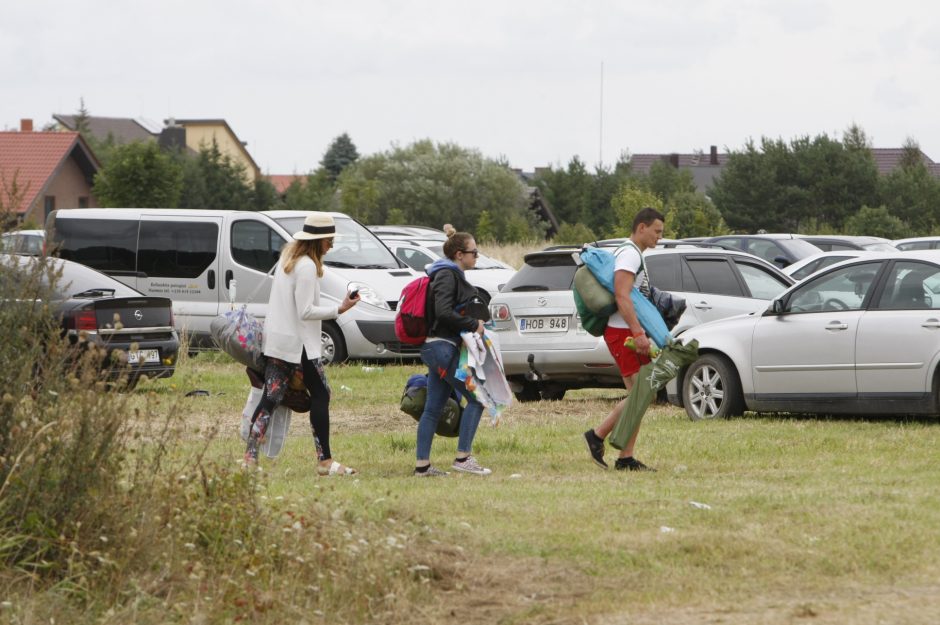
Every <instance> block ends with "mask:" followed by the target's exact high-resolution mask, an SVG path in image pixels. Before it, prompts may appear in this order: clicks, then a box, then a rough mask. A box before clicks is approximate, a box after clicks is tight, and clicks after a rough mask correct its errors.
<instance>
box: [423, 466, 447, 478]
mask: <svg viewBox="0 0 940 625" xmlns="http://www.w3.org/2000/svg"><path fill="white" fill-rule="evenodd" d="M445 475H450V474H449V473H448V472H447V471H441V470H440V469H438V468H436V467H430V466H429V467H428V470H427V471H418V470H415V477H443V476H445Z"/></svg>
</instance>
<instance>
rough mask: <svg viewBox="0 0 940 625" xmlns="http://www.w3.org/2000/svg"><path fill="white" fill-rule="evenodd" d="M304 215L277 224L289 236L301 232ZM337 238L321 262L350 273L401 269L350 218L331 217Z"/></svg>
mask: <svg viewBox="0 0 940 625" xmlns="http://www.w3.org/2000/svg"><path fill="white" fill-rule="evenodd" d="M305 218H306V216H305V215H304V214H303V213H300V214H298V215H297V216H296V217H281V218H280V219H278V220H277V222H278V223H279V224H281V226H283V228H284V229H285V230H287V231H288V232H290V233H294V232H298V231H300V230H303V228H304V219H305ZM334 220H335V222H336V236H335V237H334V239H333V248H332V249H331V250H330V251H329V252H327V253H326V256H324V257H323V262H325V263H326V264H327V265H332V266H334V267H347V268H352V269H398V268H399V267H400V265H399V264H398V261H397V260H396V259H395V256H394V255H393V254H392V253H391V252H390V251H388V248H387V247H385V245H384V244H383V243H382V242H381V241H379V239H378V238H377V237H376V236H375V235H374V234H372V233H371V232H370V231H369V230H368V229H367V228H366V227H365V226H363V225H361V224H360V223H359V222H357V221H356V220H354V219H350V218H349V217H334Z"/></svg>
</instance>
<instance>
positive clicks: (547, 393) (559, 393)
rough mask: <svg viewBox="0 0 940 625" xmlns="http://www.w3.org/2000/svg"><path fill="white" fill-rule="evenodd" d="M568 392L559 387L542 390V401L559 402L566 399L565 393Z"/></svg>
mask: <svg viewBox="0 0 940 625" xmlns="http://www.w3.org/2000/svg"><path fill="white" fill-rule="evenodd" d="M566 390H567V389H565V388H563V387H558V386H554V387H550V388H543V389H542V399H545V400H548V401H559V400H562V399H564V398H565V391H566Z"/></svg>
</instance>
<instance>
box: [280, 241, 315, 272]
mask: <svg viewBox="0 0 940 625" xmlns="http://www.w3.org/2000/svg"><path fill="white" fill-rule="evenodd" d="M325 240H326V239H307V240H298V239H294V240H293V241H291V242H290V243H288V244H287V245H286V246H285V247H284V249H283V250H282V251H281V263H282V264H283V265H284V273H290V272H292V271H293V270H294V265H296V264H297V261H298V260H300V259H301V258H302V257H304V256H306V257H308V258H310V260H312V261H313V262H314V263H315V264H316V266H317V277H318V278H322V277H323V254H324V251H323V244H322V243H321V241H325Z"/></svg>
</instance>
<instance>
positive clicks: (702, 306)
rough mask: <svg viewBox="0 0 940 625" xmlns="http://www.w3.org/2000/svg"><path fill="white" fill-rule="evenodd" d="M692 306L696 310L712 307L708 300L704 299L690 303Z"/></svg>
mask: <svg viewBox="0 0 940 625" xmlns="http://www.w3.org/2000/svg"><path fill="white" fill-rule="evenodd" d="M692 308H696V309H698V310H711V309H712V307H711V306H709V305H708V302H705V301H702V302H699V303H698V304H692Z"/></svg>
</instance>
